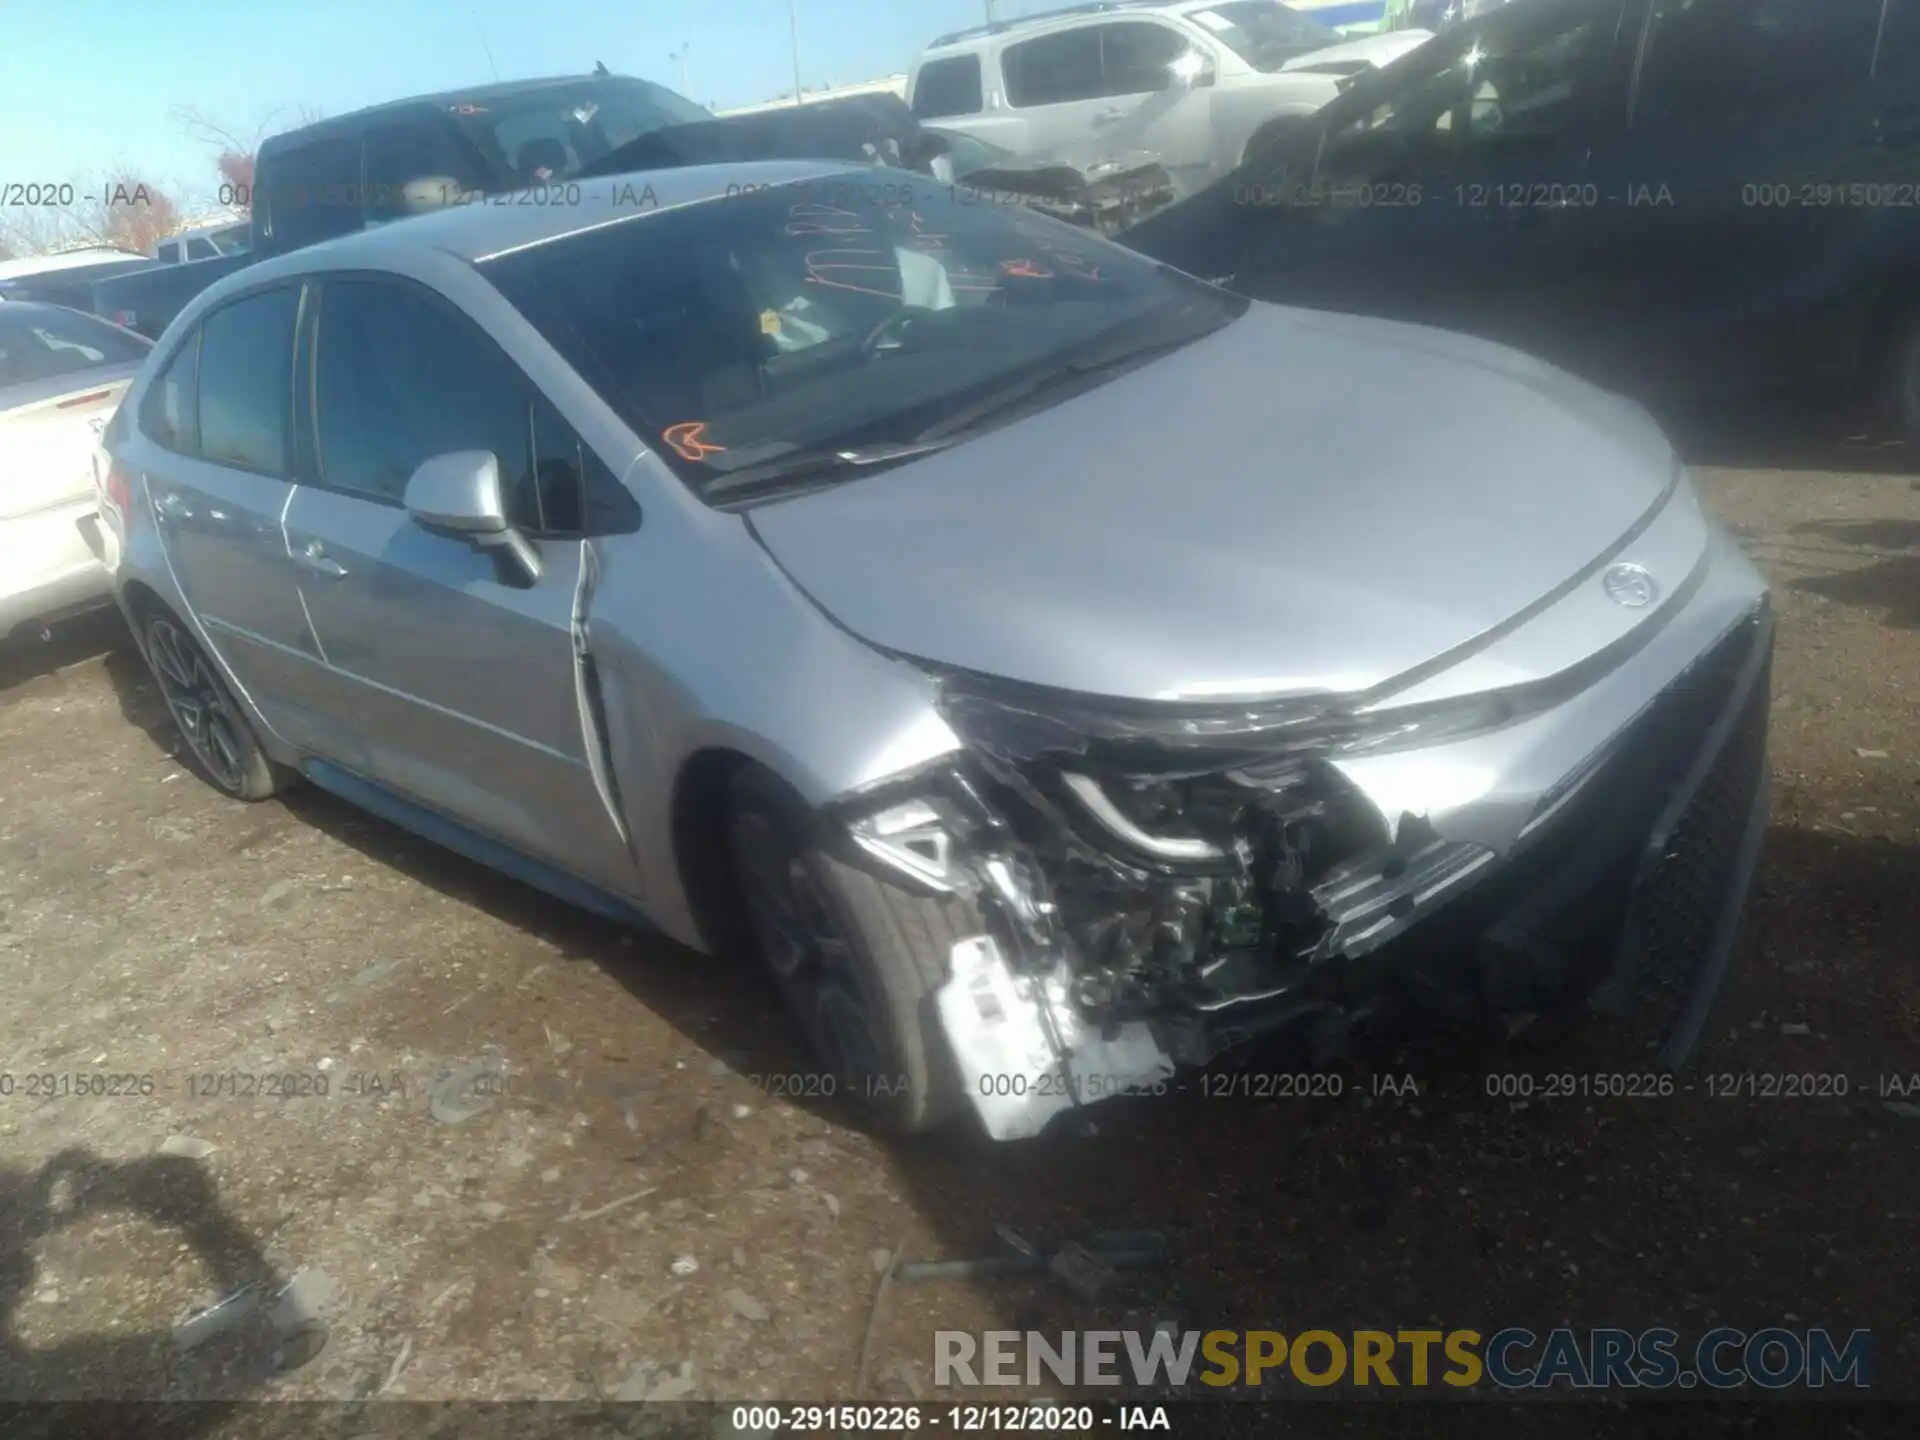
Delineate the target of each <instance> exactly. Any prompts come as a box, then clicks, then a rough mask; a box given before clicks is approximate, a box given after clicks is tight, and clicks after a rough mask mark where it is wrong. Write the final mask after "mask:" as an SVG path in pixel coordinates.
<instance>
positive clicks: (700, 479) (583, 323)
mask: <svg viewBox="0 0 1920 1440" xmlns="http://www.w3.org/2000/svg"><path fill="white" fill-rule="evenodd" d="M481 270H482V272H483V273H484V274H485V275H486V276H487V277H488V279H490V280H491V281H492V282H493V284H495V285H496V286H498V287H499V289H500V290H501V291H502V293H504V294H505V295H506V297H507V298H508V299H509V300H510V301H511V302H512V303H513V304H514V305H515V306H516V307H517V308H518V309H519V310H520V311H521V312H522V313H523V314H525V315H526V316H527V318H528V319H529V320H530V321H531V322H532V323H533V324H534V325H535V326H536V327H538V328H539V330H540V331H541V332H542V334H544V335H545V336H546V337H547V339H548V340H549V341H550V342H551V343H552V344H553V345H554V346H555V348H556V349H558V350H559V351H560V352H561V354H563V355H564V356H565V357H566V358H567V360H568V361H569V363H571V364H572V365H573V366H574V368H575V369H576V370H578V371H579V372H580V373H581V375H582V376H584V377H585V378H586V380H587V381H588V383H590V384H591V385H593V386H594V387H595V389H596V390H598V392H599V393H600V395H601V396H602V398H604V399H605V400H606V402H607V403H608V404H609V405H611V406H612V407H613V408H614V409H615V410H616V411H618V412H619V413H620V415H621V416H622V417H623V418H624V419H625V420H626V421H627V422H628V423H629V424H630V425H631V426H632V427H633V428H634V429H635V430H636V431H637V432H638V433H639V434H640V435H642V436H643V437H644V438H645V439H646V440H647V441H648V442H649V443H650V444H652V445H653V446H654V447H655V448H656V449H657V450H658V451H659V452H660V453H661V454H662V456H663V457H664V458H665V459H666V460H667V463H668V464H670V465H672V466H673V467H674V469H675V470H676V471H677V472H678V473H679V474H680V475H681V476H682V477H683V478H684V479H685V480H686V481H687V482H688V483H689V484H690V485H692V486H693V488H694V489H695V491H696V492H697V493H699V494H701V495H702V496H703V497H705V498H708V499H715V498H717V497H718V496H719V495H720V494H721V492H729V493H728V498H733V496H732V494H731V492H732V491H734V490H736V489H738V488H739V487H738V486H729V485H727V484H726V483H725V482H726V477H727V476H729V475H731V474H737V473H739V472H744V471H748V470H752V471H753V472H754V473H755V474H768V473H776V472H778V471H779V470H780V469H781V466H780V464H779V462H780V461H781V460H782V458H783V457H785V458H786V459H788V460H791V461H799V460H801V459H802V457H810V458H811V459H812V460H813V461H815V462H817V460H818V458H819V456H820V453H821V452H823V451H824V452H829V458H831V456H832V454H833V453H834V452H840V451H844V450H848V449H849V447H860V446H879V447H883V448H884V447H889V446H891V447H896V448H897V447H900V446H906V445H913V444H915V443H918V442H922V441H924V440H925V439H926V438H927V436H928V434H929V432H931V431H934V430H938V429H941V426H942V422H943V421H945V422H948V424H949V426H951V427H952V429H953V431H954V432H957V431H959V430H964V429H968V428H972V427H971V425H970V424H969V422H968V421H967V420H966V419H965V418H964V415H965V414H970V413H971V412H973V411H975V410H980V412H981V414H982V416H983V418H984V416H985V415H986V414H987V413H988V411H991V412H992V413H993V414H994V415H995V417H996V418H998V417H999V413H1000V412H999V410H998V408H997V407H996V406H994V405H993V404H992V403H991V397H992V396H993V395H994V394H995V393H996V392H997V391H999V390H1001V389H1003V388H1007V387H1011V388H1012V389H1014V390H1025V389H1038V388H1045V386H1046V383H1047V381H1048V379H1049V377H1061V378H1063V379H1064V378H1065V377H1068V376H1071V375H1076V374H1084V373H1085V372H1084V371H1083V370H1077V369H1076V368H1075V367H1076V365H1086V366H1088V367H1092V366H1097V367H1098V368H1100V369H1101V370H1103V371H1105V370H1107V369H1108V368H1110V367H1112V366H1115V365H1116V364H1118V363H1120V362H1121V361H1122V360H1123V359H1124V358H1125V357H1126V356H1127V355H1128V354H1130V353H1134V352H1138V353H1142V354H1144V353H1146V352H1148V351H1155V350H1158V349H1162V348H1166V347H1167V346H1169V345H1170V344H1175V343H1182V342H1184V341H1186V340H1191V339H1197V338H1198V337H1199V336H1201V335H1203V334H1206V333H1207V332H1209V331H1211V330H1213V329H1217V328H1218V327H1219V326H1220V325H1222V324H1225V323H1226V322H1227V321H1228V320H1230V319H1232V318H1233V317H1234V316H1236V315H1238V314H1240V313H1241V312H1242V311H1243V310H1244V309H1245V304H1246V302H1245V301H1242V300H1238V299H1236V298H1234V297H1231V296H1228V295H1226V294H1224V293H1222V292H1220V291H1217V290H1214V289H1213V288H1212V287H1210V286H1206V285H1202V284H1200V283H1199V282H1198V281H1194V280H1190V279H1188V278H1186V277H1184V276H1181V275H1178V274H1176V273H1175V272H1173V271H1170V270H1167V269H1165V268H1164V267H1162V266H1158V265H1155V264H1153V263H1151V262H1149V261H1147V260H1144V259H1142V258H1141V257H1140V256H1138V255H1135V254H1133V253H1132V252H1130V251H1126V250H1122V249H1120V248H1119V247H1117V246H1115V245H1112V244H1109V243H1107V242H1105V241H1103V240H1100V239H1098V238H1097V237H1094V236H1091V235H1089V234H1087V233H1086V232H1085V231H1083V230H1076V229H1074V228H1072V227H1070V226H1066V225H1062V224H1060V223H1058V222H1056V221H1053V220H1049V219H1047V218H1046V217H1044V216H1041V215H1037V214H1034V213H1032V212H1030V211H1026V210H1024V209H1021V208H1020V207H1017V206H1013V207H995V206H976V205H969V204H966V203H964V201H963V198H959V197H958V192H954V191H951V190H949V189H947V188H946V187H943V186H937V185H930V184H928V183H927V181H926V177H924V176H916V175H912V174H908V173H905V172H901V171H892V170H884V169H874V170H862V171H860V172H858V173H857V175H849V176H846V177H844V178H838V179H827V180H819V181H803V182H799V183H796V184H789V185H783V186H777V187H768V188H764V189H758V190H754V191H752V192H750V193H746V194H739V195H730V196H728V197H727V198H725V199H721V200H715V201H711V202H708V203H704V204H697V205H690V206H685V207H682V208H677V209H671V210H665V211H661V212H659V213H655V214H643V215H640V216H636V217H635V218H633V219H631V220H627V221H625V222H621V223H616V224H612V225H605V226H601V227H598V228H596V229H594V230H590V231H586V232H583V233H580V234H576V235H571V236H567V237H564V238H562V239H559V240H556V241H552V242H549V243H547V244H544V245H538V246H534V247H531V248H527V249H523V250H520V251H516V252H514V253H512V254H509V255H505V256H502V257H500V258H499V259H496V260H492V261H489V262H486V263H485V264H483V265H482V266H481ZM983 400H987V401H988V402H989V403H988V405H987V406H986V407H985V408H984V409H982V401H983ZM956 417H962V418H960V419H958V420H956ZM943 438H944V440H946V441H948V442H950V440H951V439H952V438H953V434H946V435H945V436H944V437H943ZM807 468H808V469H809V470H810V471H817V470H818V469H819V468H820V466H819V465H818V464H817V463H813V464H809V465H808V467H807ZM826 468H829V469H831V468H832V466H831V465H829V466H828V467H826ZM843 469H844V472H845V474H846V475H850V474H852V473H857V469H858V466H857V464H854V463H852V462H849V463H848V464H847V465H846V466H844V467H843ZM815 478H817V477H815ZM842 478H844V476H843V477H842Z"/></svg>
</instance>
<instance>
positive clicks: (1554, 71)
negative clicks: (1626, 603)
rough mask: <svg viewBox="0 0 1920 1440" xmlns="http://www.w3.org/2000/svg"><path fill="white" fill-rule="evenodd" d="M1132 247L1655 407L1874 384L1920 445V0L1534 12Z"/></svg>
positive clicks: (1475, 38) (1338, 117)
mask: <svg viewBox="0 0 1920 1440" xmlns="http://www.w3.org/2000/svg"><path fill="white" fill-rule="evenodd" d="M1127 243H1128V244H1130V245H1132V246H1135V247H1137V248H1138V249H1140V250H1141V251H1142V252H1143V253H1145V254H1148V255H1150V256H1153V257H1154V258H1156V259H1160V260H1164V261H1166V262H1168V263H1170V264H1172V265H1176V266H1178V267H1180V268H1182V269H1184V270H1187V271H1190V272H1191V273H1193V274H1196V275H1202V276H1206V277H1209V278H1214V279H1219V280H1221V281H1223V282H1224V283H1228V284H1230V285H1231V286H1232V288H1234V289H1236V290H1238V291H1240V292H1242V293H1244V294H1248V295H1252V296H1257V297H1260V298H1263V299H1269V300H1276V301H1283V302H1287V303H1295V304H1304V305H1312V306H1316V307H1321V308H1325V309H1334V310H1348V311H1358V312H1362V313H1366V314H1372V315H1381V316H1389V317H1395V318H1401V319H1409V320H1416V321H1420V322H1422V323H1428V324H1434V325H1441V326H1446V327H1449V328H1453V329H1459V330H1466V331H1471V332H1473V333H1476V334H1480V335H1484V336H1487V337H1489V338H1492V339H1495V340H1500V341H1504V342H1506V343H1509V344H1513V345H1517V346H1520V347H1522V348H1524V349H1527V350H1531V351H1533V352H1535V353H1537V354H1540V355H1543V356H1546V357H1548V358H1550V359H1553V360H1555V361H1557V362H1559V363H1562V364H1565V365H1567V366H1569V367H1570V368H1572V369H1574V370H1576V371H1578V372H1580V373H1583V374H1586V375H1589V376H1591V377H1593V378H1595V379H1597V380H1599V381H1601V382H1602V383H1605V384H1608V385H1611V386H1615V387H1617V388H1621V389H1625V390H1629V391H1631V392H1632V393H1635V394H1639V395H1643V396H1647V397H1654V396H1667V395H1673V394H1677V393H1684V392H1692V391H1706V392H1726V391H1730V390H1733V391H1748V390H1756V389H1764V388H1768V387H1779V386H1787V387H1792V388H1794V389H1796V390H1805V391H1836V392H1851V393H1854V394H1867V393H1878V394H1881V395H1884V397H1885V398H1886V399H1887V401H1888V402H1889V405H1890V408H1891V413H1892V414H1893V415H1894V416H1895V417H1896V418H1897V419H1898V420H1899V422H1900V423H1901V424H1902V425H1903V426H1904V427H1905V429H1906V431H1907V432H1908V433H1909V434H1912V435H1915V436H1920V259H1916V257H1920V0H1766V3H1758V0H1515V3H1513V4H1511V5H1507V6H1503V7H1501V8H1499V9H1497V10H1494V11H1493V12H1492V13H1490V14H1488V15H1486V16H1484V17H1482V18H1481V19H1478V20H1472V21H1468V22H1466V23H1464V24H1462V25H1459V26H1456V27H1454V28H1453V29H1451V30H1449V31H1448V32H1447V33H1446V34H1444V35H1442V36H1441V37H1440V38H1439V39H1436V40H1434V41H1431V42H1430V43H1429V44H1428V45H1427V46H1425V47H1424V48H1422V49H1420V50H1418V51H1415V52H1414V53H1413V54H1411V55H1409V56H1407V57H1406V58H1405V59H1404V60H1402V61H1401V62H1400V63H1398V64H1397V65H1394V66H1392V67H1390V68H1389V69H1387V70H1385V71H1383V72H1381V73H1380V74H1378V75H1376V76H1374V77H1372V78H1371V80H1370V81H1369V82H1368V83H1365V84H1363V85H1359V86H1356V87H1355V88H1354V90H1353V91H1352V92H1351V93H1349V94H1347V95H1344V96H1342V97H1341V98H1340V99H1339V100H1338V101H1336V102H1335V103H1334V104H1333V105H1331V106H1329V107H1328V108H1327V109H1326V110H1325V111H1324V112H1322V113H1321V114H1320V115H1318V116H1316V117H1315V118H1314V119H1313V121H1312V122H1311V123H1310V124H1308V125H1306V126H1305V127H1303V128H1302V129H1301V130H1300V131H1299V132H1298V133H1297V134H1295V135H1293V136H1291V137H1287V138H1286V139H1285V141H1284V142H1283V143H1281V144H1280V145H1279V146H1278V147H1276V149H1275V150H1274V151H1273V152H1272V153H1271V154H1269V155H1266V156H1264V157H1262V158H1259V159H1258V160H1256V161H1255V162H1253V163H1250V164H1248V165H1247V166H1245V167H1243V168H1242V169H1241V170H1239V171H1238V172H1236V173H1235V174H1233V175H1231V176H1228V177H1227V178H1225V179H1223V180H1222V181H1221V183H1220V184H1219V185H1218V186H1216V187H1215V188H1214V189H1212V190H1211V191H1209V192H1208V193H1206V194H1204V195H1201V196H1198V197H1195V198H1193V199H1191V200H1189V201H1187V202H1185V203H1183V204H1181V205H1178V206H1175V207H1173V208H1172V209H1169V210H1167V211H1165V212H1163V213H1162V214H1160V215H1158V216H1156V217H1154V218H1153V219H1151V220H1149V221H1147V222H1146V223H1145V224H1143V225H1142V226H1140V227H1138V228H1137V229H1135V230H1133V231H1131V232H1129V234H1128V236H1127Z"/></svg>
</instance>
